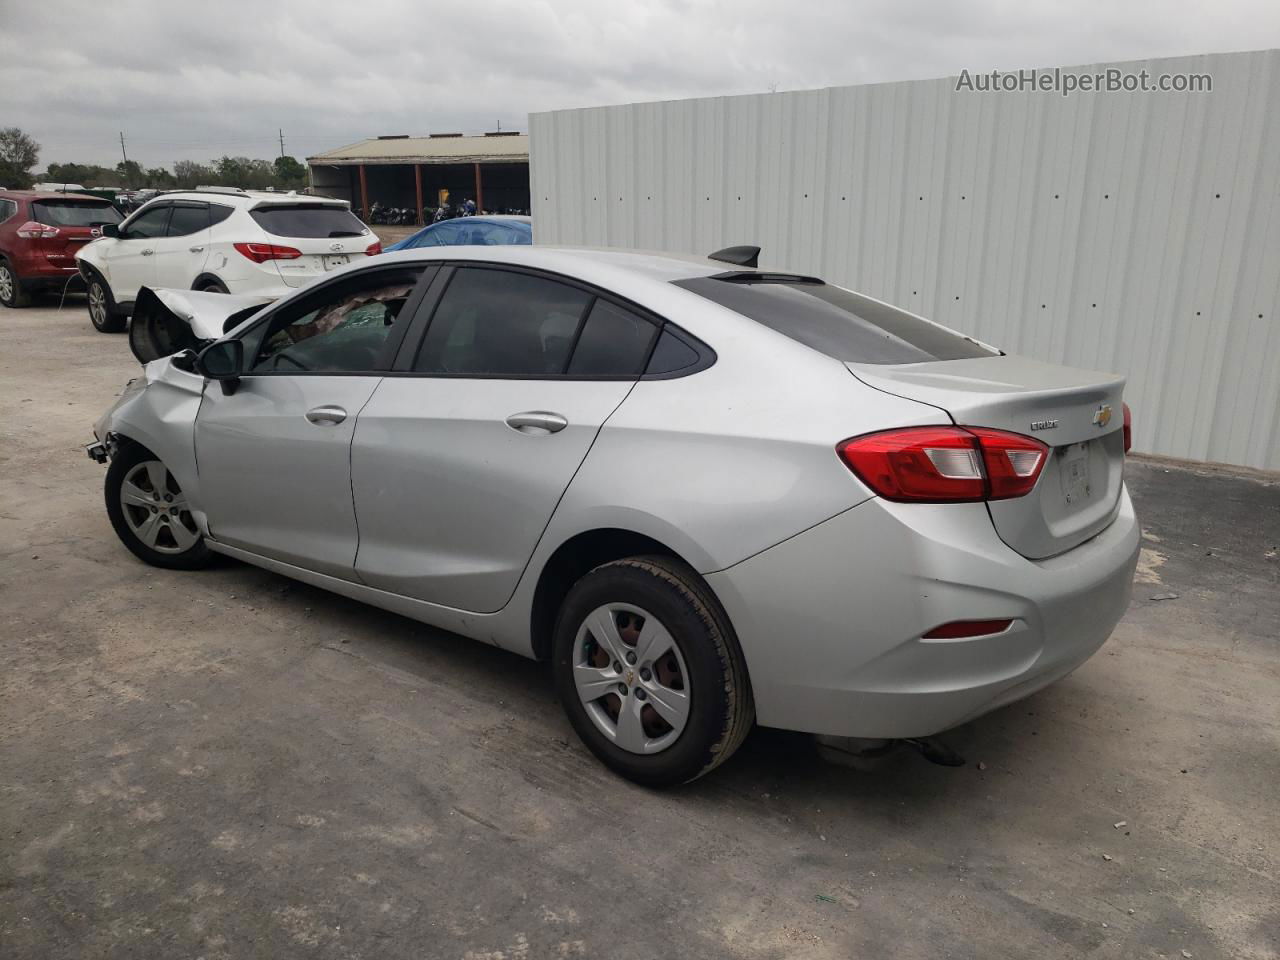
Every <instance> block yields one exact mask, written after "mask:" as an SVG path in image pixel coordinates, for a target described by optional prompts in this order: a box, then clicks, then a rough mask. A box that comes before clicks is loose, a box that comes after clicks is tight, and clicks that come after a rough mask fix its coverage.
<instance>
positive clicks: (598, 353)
mask: <svg viewBox="0 0 1280 960" xmlns="http://www.w3.org/2000/svg"><path fill="white" fill-rule="evenodd" d="M657 333H658V328H657V327H656V326H654V325H653V324H652V323H650V322H649V321H648V320H646V319H644V318H643V317H640V316H637V315H636V314H634V313H632V312H631V311H630V310H624V309H622V307H619V306H615V305H614V304H612V303H609V302H608V301H607V300H597V301H596V302H595V305H594V306H592V308H591V313H589V314H588V315H587V322H586V323H585V324H584V325H583V327H582V333H581V334H579V335H578V343H577V346H575V347H574V348H573V359H572V360H570V361H569V370H568V373H569V376H571V377H575V376H576V377H625V376H639V374H640V372H641V371H642V370H644V362H645V360H647V359H648V357H649V347H650V346H651V345H652V344H653V338H654V337H655V336H656V335H657Z"/></svg>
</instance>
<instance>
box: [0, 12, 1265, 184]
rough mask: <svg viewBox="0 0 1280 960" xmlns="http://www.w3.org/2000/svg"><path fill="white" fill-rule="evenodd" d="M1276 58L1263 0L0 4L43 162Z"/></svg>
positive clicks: (261, 147)
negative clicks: (1176, 62)
mask: <svg viewBox="0 0 1280 960" xmlns="http://www.w3.org/2000/svg"><path fill="white" fill-rule="evenodd" d="M1275 46H1280V4H1277V3H1275V2H1274V0H1219V2H1216V3H1213V4H1210V3H1206V2H1203V0H1159V2H1123V0H1107V2H1095V0H1076V2H1072V3H1069V4H1068V3H1060V2H1048V0H1017V2H1010V0H874V2H862V3H857V2H848V0H844V2H842V0H705V2H702V0H613V2H605V0H554V2H551V0H461V2H459V0H454V2H440V0H430V2H427V0H418V2H415V0H385V2H384V0H354V2H353V0H344V2H329V0H307V2H292V3H290V2H285V3H264V2H261V0H258V2H241V0H209V2H202V3H191V2H187V3H184V2H181V0H167V2H150V0H112V2H111V3H102V2H83V3H82V2H72V0H68V2H58V3H52V2H38V0H0V126H14V125H16V126H19V127H22V128H24V129H25V130H27V132H29V133H30V134H32V135H33V136H34V137H35V138H36V139H37V140H38V141H39V142H40V143H41V144H42V153H41V158H40V160H41V163H40V169H43V167H44V164H46V163H48V162H50V161H69V160H76V161H81V162H94V163H115V162H116V161H118V160H119V159H120V142H119V133H120V131H122V130H123V131H124V134H125V140H126V144H127V147H128V152H129V157H130V158H131V159H135V160H139V161H141V162H142V163H143V164H144V165H147V166H158V165H170V164H172V163H173V161H175V160H180V159H196V160H205V159H209V158H212V157H217V156H221V155H222V154H224V153H229V154H236V155H248V156H252V157H267V158H270V157H272V156H275V155H276V154H278V152H279V144H278V141H277V139H276V137H277V130H278V129H281V128H283V130H284V135H285V147H286V150H287V152H289V153H291V154H293V155H296V156H298V157H305V156H306V155H308V154H311V153H316V152H319V151H321V150H324V149H328V148H331V147H334V146H339V145H342V144H345V143H350V142H353V141H356V140H360V139H362V138H364V137H367V136H375V135H378V134H394V133H410V134H424V133H428V132H431V131H436V132H441V131H465V132H468V133H475V132H480V131H483V130H492V129H494V128H495V127H496V125H497V124H499V123H501V125H502V129H504V130H505V129H520V130H525V129H527V128H528V122H527V114H529V113H530V112H534V111H540V110H549V109H555V108H560V107H578V106H593V105H600V104H609V103H628V102H634V101H638V100H666V99H673V98H680V97H694V96H715V95H721V94H736V93H758V92H762V91H765V90H768V89H770V88H771V87H773V86H775V85H776V87H777V89H779V90H790V89H803V88H811V87H823V86H831V85H839V84H851V83H866V82H877V81H886V80H910V79H920V78H925V77H938V76H947V75H951V74H956V73H959V72H960V70H962V69H969V70H970V71H978V70H991V69H1016V68H1018V67H1032V66H1055V65H1074V64H1084V63H1097V62H1104V61H1110V60H1129V59H1140V58H1147V57H1159V56H1173V55H1184V54H1193V53H1206V52H1223V51H1230V50H1256V49H1262V48H1267V47H1275Z"/></svg>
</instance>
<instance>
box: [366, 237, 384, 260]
mask: <svg viewBox="0 0 1280 960" xmlns="http://www.w3.org/2000/svg"><path fill="white" fill-rule="evenodd" d="M381 252H382V241H381V240H375V241H373V244H372V245H371V246H370V247H368V248H367V249H366V250H365V252H364V255H365V256H366V257H372V256H374V255H376V254H379V253H381Z"/></svg>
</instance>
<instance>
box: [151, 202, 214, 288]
mask: <svg viewBox="0 0 1280 960" xmlns="http://www.w3.org/2000/svg"><path fill="white" fill-rule="evenodd" d="M154 259H155V267H156V273H155V285H156V286H157V287H177V288H178V289H180V290H190V289H191V287H192V285H193V284H194V283H195V281H196V279H197V278H198V277H199V276H200V271H201V270H203V269H204V262H205V261H206V260H207V259H209V205H208V204H207V203H195V202H193V201H189V200H176V201H174V204H173V216H171V217H170V218H169V229H168V230H167V231H166V232H165V236H164V239H162V240H157V241H156V253H155V257H154Z"/></svg>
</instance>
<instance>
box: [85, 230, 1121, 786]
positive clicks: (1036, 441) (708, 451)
mask: <svg viewBox="0 0 1280 960" xmlns="http://www.w3.org/2000/svg"><path fill="white" fill-rule="evenodd" d="M754 254H755V251H754V249H753V248H733V249H731V250H729V251H722V252H721V253H720V254H719V255H717V256H718V257H719V259H705V258H693V257H681V256H675V255H661V254H646V253H638V252H624V251H604V250H570V249H555V248H546V247H475V248H431V249H425V250H412V251H405V252H402V253H393V254H389V255H385V256H382V257H377V258H373V259H371V260H369V261H367V262H364V263H361V264H360V265H358V266H354V267H351V268H347V269H344V270H339V271H335V272H334V273H333V274H332V275H330V276H328V277H325V278H323V279H322V280H321V281H319V282H317V283H315V284H313V285H311V286H309V287H306V288H304V289H302V290H299V291H298V292H296V293H294V294H292V295H290V296H288V297H287V298H285V299H283V300H279V301H277V302H275V303H272V304H270V305H267V306H265V307H263V306H260V305H258V304H255V303H248V304H246V303H242V302H240V301H239V300H236V299H235V298H229V297H218V296H216V295H212V294H207V295H201V294H182V295H180V296H179V295H175V294H168V293H164V292H161V293H160V295H158V296H157V297H156V298H155V300H156V303H157V304H171V305H172V304H176V303H180V304H181V306H180V307H178V308H176V312H169V313H167V314H166V312H165V310H166V308H164V307H163V306H157V308H156V309H157V313H156V315H155V316H153V317H152V319H151V320H149V321H147V322H148V323H149V324H150V326H149V327H148V328H147V329H145V330H144V329H143V328H142V327H139V338H137V339H138V341H139V342H143V341H145V342H146V343H148V344H151V347H149V349H152V350H156V349H157V347H156V345H157V344H159V345H161V346H162V347H163V349H159V352H164V350H166V349H168V350H173V349H177V348H179V347H184V349H181V350H179V351H178V352H176V353H171V355H169V356H165V357H161V358H160V359H155V360H152V361H151V362H149V363H147V364H146V365H145V367H144V375H143V376H142V377H141V378H140V379H138V380H136V381H134V382H133V383H132V384H131V385H130V386H129V387H128V389H127V390H126V391H125V393H124V394H123V396H122V397H121V398H120V399H119V401H118V402H117V403H116V404H115V405H114V406H113V407H112V408H111V409H110V410H109V411H108V412H107V413H106V415H105V416H104V417H103V418H102V419H101V420H100V421H99V423H98V424H97V425H96V428H95V431H94V432H95V440H94V442H93V443H91V444H90V445H89V448H88V449H89V453H90V455H91V456H94V457H95V458H97V459H99V460H101V461H104V462H105V461H107V460H109V461H110V467H109V469H108V471H107V479H106V487H107V496H106V502H107V511H108V513H109V515H110V518H111V522H112V524H113V525H114V527H115V530H116V532H117V533H118V534H119V536H120V538H121V540H122V541H123V542H124V544H125V546H127V547H128V548H129V549H130V550H131V551H133V553H134V554H136V555H137V556H138V557H140V558H142V559H143V560H145V561H146V562H148V563H152V564H156V565H158V566H163V567H170V568H180V569H194V568H197V567H201V566H203V565H205V564H206V563H207V562H208V561H209V560H210V558H211V555H212V554H214V553H219V554H225V555H228V556H231V557H235V558H238V559H241V560H244V561H246V562H249V563H253V564H257V565H259V566H262V567H265V568H267V569H270V570H274V571H276V572H278V573H281V574H284V575H286V576H289V577H294V578H296V579H298V580H302V581H304V582H307V583H310V584H314V585H316V586H320V587H323V588H325V589H328V590H332V591H334V592H336V593H339V594H342V595H344V596H348V597H353V598H356V599H358V600H362V601H365V602H367V603H370V604H373V605H376V606H379V607H383V608H385V609H388V610H393V611H395V612H397V613H400V614H403V615H405V616H408V617H412V618H414V619H417V620H421V621H423V622H426V623H429V624H433V625H436V626H438V627H442V628H445V629H448V630H452V631H456V632H458V633H461V634H465V635H467V636H469V637H473V638H475V639H477V640H480V641H483V642H486V643H492V644H495V645H497V646H500V647H502V648H503V649H506V650H509V651H511V652H513V653H518V654H521V655H523V656H526V657H535V658H539V659H545V660H549V661H550V663H551V667H552V670H553V672H554V677H555V683H556V686H557V689H558V691H559V694H560V698H561V700H562V702H563V704H564V708H565V710H566V712H567V714H568V717H569V720H570V722H571V723H572V725H573V727H574V729H575V730H576V731H577V733H578V735H579V736H580V737H581V739H582V741H583V742H584V743H585V744H586V745H587V747H588V748H590V749H591V750H592V752H594V753H595V755H596V756H597V757H599V758H600V759H601V760H602V761H603V762H604V763H606V764H608V765H609V766H610V767H611V768H613V769H614V770H616V771H618V772H619V773H621V774H622V775H624V776H626V777H629V778H631V779H633V780H636V781H638V782H642V783H647V784H668V783H677V782H683V781H687V780H690V779H693V778H695V777H698V776H700V775H702V774H704V773H706V772H707V771H709V770H711V769H712V768H714V767H715V766H717V765H718V764H720V763H722V762H723V761H724V760H726V759H727V758H728V757H729V756H730V755H731V754H732V753H733V751H734V750H735V749H736V748H737V747H738V745H739V744H740V743H741V742H742V740H743V738H744V737H745V736H746V734H747V732H748V731H749V730H750V728H751V727H752V725H753V723H757V722H758V723H760V724H762V725H767V726H774V727H783V728H787V729H792V730H801V731H809V732H813V733H821V734H830V735H837V736H854V737H868V738H920V737H926V736H929V735H932V734H935V733H938V732H941V731H944V730H947V729H948V728H950V727H954V726H956V725H957V724H960V723H963V722H965V721H966V720H968V719H970V718H972V717H975V716H978V715H979V714H982V713H984V712H986V711H988V710H991V709H994V708H995V707H997V706H1000V705H1001V704H1004V703H1007V702H1010V701H1012V700H1015V699H1017V698H1020V697H1024V696H1026V695H1028V694H1030V693H1032V692H1034V691H1035V690H1038V689H1039V688H1041V687H1043V686H1045V685H1046V684H1048V683H1051V682H1053V681H1054V680H1056V679H1058V678H1060V677H1062V676H1063V675H1065V674H1067V673H1068V672H1070V671H1071V670H1073V669H1074V668H1075V667H1076V666H1078V665H1079V664H1080V663H1082V662H1083V661H1084V660H1085V659H1086V658H1088V657H1089V656H1090V655H1091V654H1092V653H1093V652H1094V651H1095V650H1096V649H1097V648H1098V647H1099V646H1100V645H1101V644H1102V643H1103V642H1104V641H1105V640H1106V638H1107V637H1108V636H1109V634H1110V633H1111V631H1112V629H1113V628H1114V626H1115V624H1116V622H1117V621H1118V620H1119V618H1120V616H1121V614H1122V613H1123V611H1124V609H1125V607H1126V605H1127V603H1128V598H1129V592H1130V584H1131V580H1132V574H1133V570H1134V566H1135V563H1136V560H1137V553H1138V535H1139V530H1138V524H1137V521H1136V519H1135V517H1134V512H1133V506H1132V504H1131V502H1130V500H1129V496H1128V494H1127V492H1126V490H1125V487H1124V482H1123V467H1124V458H1125V453H1126V451H1127V449H1128V445H1129V419H1128V409H1127V408H1126V407H1125V406H1124V405H1123V403H1122V399H1121V393H1122V389H1123V379H1122V378H1120V377H1118V376H1114V375H1111V374H1103V373H1092V372H1087V371H1082V370H1072V369H1067V368H1063V367H1059V366H1053V365H1049V364H1044V363H1040V362H1037V361H1034V360H1029V359H1025V358H1021V357H1015V356H1009V355H1006V354H1004V353H1002V352H1001V351H999V350H997V349H995V348H993V347H991V346H988V345H986V344H983V343H980V342H978V341H975V340H973V339H972V338H969V337H966V336H963V335H962V334H959V333H956V332H955V331H952V330H949V329H947V328H945V327H942V326H939V325H937V324H935V323H932V322H930V321H928V320H925V319H923V318H920V317H918V316H915V315H913V314H911V313H908V312H906V311H904V310H901V309H898V308H896V307H893V306H890V305H888V304H886V303H883V302H881V301H878V300H875V299H872V298H870V297H867V296H863V295H861V294H858V293H855V292H852V291H850V290H846V289H843V288H841V287H838V286H834V285H832V284H827V283H824V282H823V281H822V280H820V279H818V278H815V277H809V276H801V275H797V274H791V273H778V272H770V271H765V270H761V269H759V268H757V267H756V266H755V255H754ZM156 317H161V319H156ZM140 322H141V321H138V320H136V319H135V323H140ZM224 328H227V329H226V332H223V331H224ZM197 351H198V352H197Z"/></svg>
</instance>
